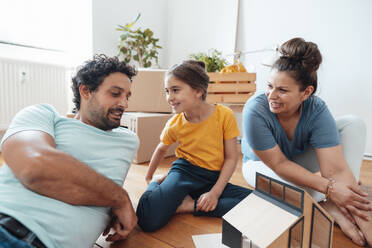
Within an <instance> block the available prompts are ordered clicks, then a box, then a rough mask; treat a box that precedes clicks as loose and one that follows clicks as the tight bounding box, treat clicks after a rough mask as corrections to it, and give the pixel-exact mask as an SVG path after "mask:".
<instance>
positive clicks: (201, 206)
mask: <svg viewBox="0 0 372 248" xmlns="http://www.w3.org/2000/svg"><path fill="white" fill-rule="evenodd" d="M218 198H219V195H217V194H216V193H214V192H212V191H209V192H206V193H204V194H202V195H201V196H200V197H199V199H198V201H197V203H196V210H197V211H204V212H209V211H213V210H215V209H216V206H217V203H218Z"/></svg>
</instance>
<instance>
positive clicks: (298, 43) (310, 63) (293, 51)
mask: <svg viewBox="0 0 372 248" xmlns="http://www.w3.org/2000/svg"><path fill="white" fill-rule="evenodd" d="M279 51H280V53H281V54H282V56H281V58H283V59H288V60H290V61H293V62H294V63H296V64H301V65H302V67H303V68H304V69H305V70H307V71H316V70H318V68H319V65H320V64H321V63H322V55H321V54H320V51H319V49H318V46H317V45H316V44H315V43H313V42H307V41H305V40H304V39H302V38H293V39H291V40H289V41H287V42H285V43H284V44H283V45H281V47H280V49H279Z"/></svg>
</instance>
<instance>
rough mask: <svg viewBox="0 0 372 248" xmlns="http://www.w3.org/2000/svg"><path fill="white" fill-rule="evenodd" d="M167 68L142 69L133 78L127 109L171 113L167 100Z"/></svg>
mask: <svg viewBox="0 0 372 248" xmlns="http://www.w3.org/2000/svg"><path fill="white" fill-rule="evenodd" d="M166 72H167V71H166V70H156V69H140V70H139V71H138V74H137V76H135V77H134V78H133V83H132V88H131V91H132V96H131V97H130V99H129V104H128V105H129V106H128V108H127V110H126V111H130V112H157V113H171V112H172V108H171V107H170V105H169V104H168V102H167V100H166V95H165V90H164V79H165V74H166Z"/></svg>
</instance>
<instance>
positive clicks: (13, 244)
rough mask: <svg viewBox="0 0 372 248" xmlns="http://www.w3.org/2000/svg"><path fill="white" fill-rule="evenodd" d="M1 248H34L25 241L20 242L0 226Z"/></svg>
mask: <svg viewBox="0 0 372 248" xmlns="http://www.w3.org/2000/svg"><path fill="white" fill-rule="evenodd" d="M0 248H32V246H31V245H29V244H27V243H26V242H25V241H23V240H19V239H17V238H15V237H13V236H12V235H11V234H10V233H8V232H7V231H6V230H5V229H4V228H3V227H1V226H0Z"/></svg>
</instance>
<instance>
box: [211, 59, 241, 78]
mask: <svg viewBox="0 0 372 248" xmlns="http://www.w3.org/2000/svg"><path fill="white" fill-rule="evenodd" d="M233 72H247V70H246V69H245V67H244V65H243V64H242V63H240V62H239V61H237V60H235V61H234V64H232V65H228V66H225V67H224V68H222V69H221V71H220V73H224V74H230V73H233ZM216 83H221V81H217V82H216ZM223 83H236V82H235V81H224V82H223ZM239 83H248V81H241V82H239Z"/></svg>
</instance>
